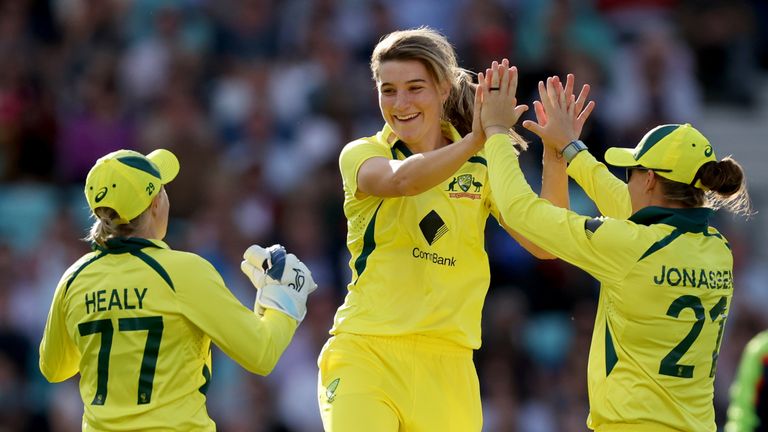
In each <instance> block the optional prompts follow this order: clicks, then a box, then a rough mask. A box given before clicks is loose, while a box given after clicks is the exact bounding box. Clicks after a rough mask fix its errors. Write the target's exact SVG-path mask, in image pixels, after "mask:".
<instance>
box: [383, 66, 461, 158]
mask: <svg viewBox="0 0 768 432" xmlns="http://www.w3.org/2000/svg"><path fill="white" fill-rule="evenodd" d="M378 77H379V80H378V81H377V83H376V84H377V86H378V89H379V108H380V109H381V115H382V116H383V117H384V120H385V121H386V122H387V124H388V125H389V126H390V127H391V128H392V130H393V131H394V132H395V135H397V137H398V138H400V139H401V140H403V141H404V142H405V143H406V144H408V145H409V146H410V147H411V149H412V150H414V151H426V150H431V149H434V148H436V147H437V146H438V145H439V143H440V140H441V136H442V135H441V131H440V115H441V113H442V106H443V102H444V101H445V99H446V98H447V97H448V93H449V88H448V86H447V85H446V86H439V85H438V83H437V82H436V81H435V79H434V78H433V77H432V76H431V75H430V74H429V72H428V71H427V68H426V67H425V66H424V64H422V63H421V62H419V61H417V60H403V61H401V60H389V61H385V62H382V63H381V66H380V68H379V70H378Z"/></svg>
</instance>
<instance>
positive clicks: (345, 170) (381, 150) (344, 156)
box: [339, 139, 392, 196]
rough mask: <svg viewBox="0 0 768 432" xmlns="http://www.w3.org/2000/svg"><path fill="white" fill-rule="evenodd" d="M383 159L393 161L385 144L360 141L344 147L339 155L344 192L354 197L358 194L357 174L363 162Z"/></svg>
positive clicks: (390, 152) (390, 151)
mask: <svg viewBox="0 0 768 432" xmlns="http://www.w3.org/2000/svg"><path fill="white" fill-rule="evenodd" d="M374 157H383V158H386V159H392V150H391V149H390V148H389V147H387V146H385V145H384V144H381V143H378V142H373V141H369V140H366V139H360V140H357V141H352V142H351V143H349V144H347V145H346V146H344V148H343V149H342V150H341V154H340V155H339V169H340V171H341V179H342V181H343V183H344V190H347V191H349V193H351V194H352V196H354V195H356V194H357V172H358V171H359V170H360V166H361V165H362V164H363V162H365V161H367V160H368V159H370V158H374Z"/></svg>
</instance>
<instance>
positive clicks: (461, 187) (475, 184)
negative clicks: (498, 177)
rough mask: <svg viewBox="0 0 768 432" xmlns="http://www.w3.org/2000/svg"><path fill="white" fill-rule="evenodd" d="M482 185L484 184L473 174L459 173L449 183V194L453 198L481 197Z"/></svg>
mask: <svg viewBox="0 0 768 432" xmlns="http://www.w3.org/2000/svg"><path fill="white" fill-rule="evenodd" d="M482 187H483V184H482V183H481V182H480V181H478V180H477V179H476V178H475V176H473V175H472V174H459V175H458V176H456V177H454V178H453V180H451V182H450V183H448V192H449V193H448V196H449V197H451V198H469V199H480V189H481V188H482ZM457 188H458V189H457Z"/></svg>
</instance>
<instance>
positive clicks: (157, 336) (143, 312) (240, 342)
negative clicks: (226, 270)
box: [40, 238, 297, 431]
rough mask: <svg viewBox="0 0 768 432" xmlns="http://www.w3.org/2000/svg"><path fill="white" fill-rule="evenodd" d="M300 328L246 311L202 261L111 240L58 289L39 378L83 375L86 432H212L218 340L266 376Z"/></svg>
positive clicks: (274, 315)
mask: <svg viewBox="0 0 768 432" xmlns="http://www.w3.org/2000/svg"><path fill="white" fill-rule="evenodd" d="M296 326H297V323H296V321H295V320H293V319H292V318H290V317H288V316H287V315H284V314H282V313H280V312H277V311H273V310H269V309H268V310H267V311H266V312H265V314H264V316H263V317H260V316H259V315H257V314H255V313H254V312H253V311H251V310H249V309H248V308H246V307H245V306H243V305H242V304H241V303H240V302H239V301H238V300H237V299H236V298H235V297H234V296H233V295H232V293H231V292H230V291H229V290H228V289H227V288H226V286H225V285H224V281H223V280H222V279H221V276H220V275H219V273H218V272H217V271H216V270H215V269H214V268H213V266H211V264H210V263H208V262H207V261H206V260H204V259H203V258H201V257H199V256H197V255H194V254H192V253H187V252H181V251H174V250H171V249H169V248H168V246H167V245H166V244H165V243H163V242H162V241H159V240H145V239H139V238H127V239H112V240H109V241H108V242H107V247H106V248H99V249H96V250H94V251H93V252H91V253H89V254H86V255H85V256H83V257H82V258H81V259H80V260H78V261H77V262H76V263H75V264H74V265H72V267H70V268H69V269H68V270H67V271H66V272H65V274H64V276H63V277H62V279H61V281H60V282H59V285H58V286H57V288H56V292H55V294H54V298H53V303H52V305H51V310H50V312H49V315H48V322H47V323H46V326H45V333H44V335H43V340H42V342H41V344H40V370H41V371H42V373H43V375H44V376H45V377H46V378H47V379H48V380H49V381H52V382H59V381H63V380H65V379H67V378H70V377H72V376H73V375H75V374H76V373H78V372H79V373H80V394H81V397H82V399H83V404H84V405H85V413H84V416H83V430H84V431H137V430H141V431H155V430H165V431H170V430H174V431H182V430H185V431H187V430H205V431H211V430H215V425H214V422H213V421H212V420H211V419H210V418H209V417H208V413H207V411H206V407H205V393H206V390H207V387H208V384H209V382H210V379H211V350H210V344H211V340H213V342H214V343H216V345H218V346H219V347H220V348H221V349H222V350H223V351H224V352H225V353H227V355H229V356H230V357H232V358H233V359H234V360H236V361H237V362H238V363H239V364H241V365H242V366H243V367H245V368H246V369H248V370H249V371H251V372H254V373H258V374H267V373H269V372H270V371H271V370H272V368H273V367H274V365H275V363H276V362H277V360H278V358H279V357H280V355H281V354H282V352H283V350H284V349H285V347H286V346H287V345H288V343H289V342H290V340H291V337H292V336H293V332H294V331H295V329H296Z"/></svg>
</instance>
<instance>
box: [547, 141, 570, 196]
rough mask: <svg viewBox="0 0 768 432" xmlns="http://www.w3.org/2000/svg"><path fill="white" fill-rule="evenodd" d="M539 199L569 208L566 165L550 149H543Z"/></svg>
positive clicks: (561, 158) (563, 160)
mask: <svg viewBox="0 0 768 432" xmlns="http://www.w3.org/2000/svg"><path fill="white" fill-rule="evenodd" d="M542 161H543V166H542V176H541V177H542V178H541V197H542V198H544V199H546V200H547V201H549V202H551V203H552V204H554V205H556V206H558V207H562V208H569V207H570V200H569V197H568V173H567V172H566V168H567V164H566V162H565V159H563V157H562V156H559V155H558V154H557V152H556V151H555V150H553V149H552V148H550V147H544V156H543V158H542Z"/></svg>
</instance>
